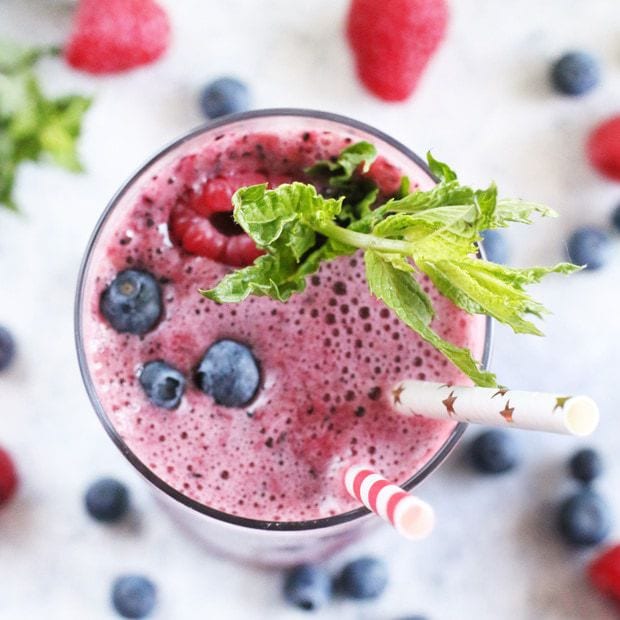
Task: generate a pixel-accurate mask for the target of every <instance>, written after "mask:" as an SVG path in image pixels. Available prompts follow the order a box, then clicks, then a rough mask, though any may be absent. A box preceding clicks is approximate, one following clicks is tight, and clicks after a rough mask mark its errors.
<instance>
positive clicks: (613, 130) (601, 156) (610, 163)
mask: <svg viewBox="0 0 620 620" xmlns="http://www.w3.org/2000/svg"><path fill="white" fill-rule="evenodd" d="M587 151H588V157H589V158H590V163H591V164H592V165H593V166H594V168H596V170H598V172H600V173H601V174H602V175H604V176H606V177H608V178H610V179H613V180H615V181H620V115H617V116H612V117H611V118H609V119H607V120H606V121H604V122H602V123H601V124H600V125H598V126H597V127H596V128H595V129H594V131H593V132H592V133H591V134H590V137H589V138H588V145H587Z"/></svg>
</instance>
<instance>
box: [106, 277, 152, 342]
mask: <svg viewBox="0 0 620 620" xmlns="http://www.w3.org/2000/svg"><path fill="white" fill-rule="evenodd" d="M100 308H101V312H102V314H103V316H105V318H106V319H107V320H108V321H109V322H110V325H112V327H113V328H114V329H115V330H116V331H117V332H129V333H130V334H145V333H146V332H148V331H150V330H151V329H153V328H154V327H155V325H157V323H158V322H159V319H160V317H161V313H162V302H161V291H160V288H159V284H158V283H157V280H155V278H154V277H153V276H152V275H151V274H150V273H147V272H146V271H138V270H136V269H127V270H125V271H121V272H120V273H119V274H118V275H117V276H116V277H115V278H114V280H112V283H111V284H110V286H108V288H106V290H105V291H103V294H102V295H101V300H100Z"/></svg>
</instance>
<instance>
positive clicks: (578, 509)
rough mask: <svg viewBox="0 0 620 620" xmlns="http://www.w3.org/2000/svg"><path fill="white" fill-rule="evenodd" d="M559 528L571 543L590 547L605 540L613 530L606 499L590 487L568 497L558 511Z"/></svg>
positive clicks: (565, 538)
mask: <svg viewBox="0 0 620 620" xmlns="http://www.w3.org/2000/svg"><path fill="white" fill-rule="evenodd" d="M558 529H559V532H560V535H561V536H562V538H564V540H565V541H566V542H568V543H570V544H571V545H578V546H582V547H588V546H592V545H597V544H598V543H600V542H603V541H604V540H605V539H606V538H607V536H608V535H609V533H610V531H611V515H610V510H609V507H608V506H607V503H606V502H605V500H604V499H603V498H602V497H601V496H600V495H599V494H598V493H595V492H594V491H591V490H589V489H587V490H584V491H580V492H579V493H576V494H575V495H571V496H570V497H568V498H566V499H565V500H564V501H563V502H562V503H561V504H560V508H559V511H558Z"/></svg>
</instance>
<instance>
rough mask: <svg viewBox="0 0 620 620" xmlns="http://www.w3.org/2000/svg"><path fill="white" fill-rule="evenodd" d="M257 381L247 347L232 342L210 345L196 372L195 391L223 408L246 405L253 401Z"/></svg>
mask: <svg viewBox="0 0 620 620" xmlns="http://www.w3.org/2000/svg"><path fill="white" fill-rule="evenodd" d="M259 381H260V371H259V368H258V362H257V361H256V358H255V357H254V356H253V355H252V352H251V351H250V349H249V348H248V347H246V346H245V345H244V344H241V343H239V342H236V341H234V340H218V341H217V342H216V343H214V344H212V345H211V346H210V347H209V350H208V351H207V353H206V354H205V356H204V357H203V359H202V361H201V362H200V366H198V370H197V371H196V382H197V384H198V387H199V388H200V389H201V390H202V391H203V392H205V393H206V394H209V395H211V396H212V397H213V399H214V400H215V402H216V403H217V404H218V405H225V406H226V407H242V406H243V405H247V404H248V403H249V402H250V401H251V400H252V399H253V398H254V395H255V394H256V390H257V389H258V384H259Z"/></svg>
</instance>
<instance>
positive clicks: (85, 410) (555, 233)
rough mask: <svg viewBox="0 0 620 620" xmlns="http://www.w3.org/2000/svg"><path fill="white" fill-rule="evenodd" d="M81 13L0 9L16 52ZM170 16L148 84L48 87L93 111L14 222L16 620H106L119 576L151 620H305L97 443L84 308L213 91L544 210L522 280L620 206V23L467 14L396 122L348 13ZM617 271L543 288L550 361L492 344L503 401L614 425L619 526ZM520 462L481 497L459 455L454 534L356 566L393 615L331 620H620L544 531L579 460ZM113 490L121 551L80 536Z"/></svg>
mask: <svg viewBox="0 0 620 620" xmlns="http://www.w3.org/2000/svg"><path fill="white" fill-rule="evenodd" d="M68 4H69V5H70V3H67V2H63V0H53V1H52V0H47V1H46V0H0V36H6V35H11V36H13V37H14V38H17V39H20V40H23V41H33V42H43V41H45V42H58V41H60V40H62V39H63V37H64V36H65V33H66V32H67V27H68V22H69V12H70V10H69V9H68V8H67V5H68ZM165 4H166V6H167V7H168V8H169V10H170V13H171V15H172V18H173V21H174V31H175V41H174V45H173V47H172V49H171V50H170V53H169V54H168V55H167V57H166V58H165V59H164V60H163V61H162V62H160V63H158V64H156V65H155V66H152V67H149V68H147V69H144V70H141V71H136V72H133V73H130V74H127V75H123V76H118V77H108V78H99V79H96V78H91V77H89V76H84V75H79V74H76V73H74V72H72V71H70V70H68V69H67V68H65V67H64V66H63V65H62V64H61V63H59V62H57V61H46V62H45V63H43V64H42V65H41V75H42V77H43V80H44V83H45V86H46V88H47V89H48V91H49V92H55V93H64V92H66V91H68V90H72V89H73V90H76V91H81V92H90V93H93V95H94V96H95V104H94V106H93V108H92V110H91V112H90V114H89V115H88V118H87V121H86V128H85V134H84V137H83V140H82V142H81V151H82V153H83V159H84V162H85V164H86V167H87V169H88V173H87V174H85V175H82V176H73V175H70V174H67V173H64V172H61V171H58V170H57V169H53V168H48V167H44V166H37V167H35V166H26V167H25V168H24V170H23V171H22V173H21V175H20V178H19V184H18V188H17V198H18V201H19V203H20V204H21V205H22V207H23V214H22V215H21V216H17V217H16V216H14V215H11V214H8V213H5V212H0V322H2V323H5V324H7V325H8V326H10V327H11V328H12V329H13V330H14V332H15V334H16V336H17V339H18V342H19V346H20V354H19V360H18V362H17V364H16V365H15V367H14V368H13V369H12V370H11V371H10V372H9V373H7V374H5V375H3V376H2V377H1V378H0V443H2V445H4V446H6V447H8V448H10V449H11V450H12V451H13V452H14V454H15V455H16V457H17V460H18V464H19V468H20V471H21V476H22V486H21V489H20V492H19V495H18V497H17V498H16V500H15V501H14V502H13V503H12V504H11V505H10V506H8V507H6V508H5V509H3V510H2V511H1V512H0V591H1V593H2V594H1V595H0V618H1V619H2V620H30V619H45V620H56V619H62V620H65V619H68V618H71V619H73V618H88V619H91V620H99V619H102V620H103V619H106V618H113V617H114V614H113V612H112V611H111V610H110V608H109V605H108V590H109V584H110V582H111V580H112V578H113V577H114V576H115V575H116V574H117V573H119V572H125V571H139V572H145V573H148V574H150V575H152V576H153V578H154V579H155V580H156V581H157V582H158V583H159V585H160V593H161V598H160V605H159V607H158V610H157V613H156V614H155V615H154V618H156V619H158V620H163V619H166V620H169V619H170V620H185V619H191V618H218V619H219V618H222V619H228V618H230V619H237V618H239V619H246V618H258V619H261V618H269V619H276V620H284V619H289V618H290V619H291V620H292V619H294V618H301V617H307V616H305V615H304V614H302V613H297V612H296V611H292V610H290V609H288V608H286V607H285V606H284V605H282V603H281V600H280V576H279V574H277V573H271V572H262V571H258V570H254V569H249V568H244V567H242V566H238V565H235V564H232V563H228V562H224V561H221V560H218V559H215V558H213V557H210V556H209V555H207V554H206V553H205V552H204V551H203V550H202V549H201V548H199V547H197V546H196V545H195V544H194V543H193V542H192V541H191V540H188V539H187V538H185V537H184V536H183V535H182V534H181V533H180V532H178V531H176V530H175V528H174V526H173V524H172V523H171V522H170V521H169V519H168V517H167V516H166V515H165V514H163V513H161V512H160V511H159V510H158V509H157V507H156V506H155V504H154V502H153V500H152V498H151V497H150V495H149V493H148V491H147V490H146V488H145V487H144V486H143V485H142V484H141V481H140V480H139V479H138V477H137V476H136V475H135V474H134V473H133V472H132V471H131V469H130V468H129V467H128V465H127V464H126V463H125V462H124V460H123V459H122V458H121V457H120V455H119V454H118V452H117V451H116V448H114V447H113V446H112V444H111V443H110V441H109V440H108V439H107V437H106V436H105V434H104V432H103V430H102V429H101V428H100V426H99V423H98V422H97V420H96V418H95V416H94V414H93V413H92V411H91V408H90V406H89V403H88V401H87V398H86V394H85V392H84V389H83V387H82V384H81V381H80V377H79V373H78V368H77V363H76V360H75V354H74V349H73V325H72V309H73V308H72V304H73V292H74V285H75V279H76V274H77V269H78V264H79V261H80V258H81V255H82V251H83V249H84V247H85V244H86V241H87V238H88V236H89V234H90V231H91V229H92V227H93V225H94V223H95V221H96V219H97V217H98V215H99V213H100V212H101V210H102V208H103V206H104V205H105V204H106V202H107V200H108V199H109V198H110V196H111V195H112V193H113V192H114V191H115V190H116V188H117V187H118V186H119V185H120V184H121V183H122V182H123V180H124V179H125V178H126V177H127V176H128V174H129V173H130V172H131V171H133V170H134V169H135V168H137V167H138V166H139V165H140V164H141V163H142V162H143V160H144V159H145V158H146V157H147V156H150V155H151V154H153V153H154V152H155V151H156V150H157V149H158V148H159V147H160V146H162V145H163V144H164V143H166V142H167V141H169V140H171V139H173V138H175V137H176V136H178V135H179V134H180V133H182V132H184V131H186V130H187V129H189V128H191V127H192V126H195V125H197V124H198V123H199V122H200V120H201V118H200V115H199V112H198V110H197V108H196V105H195V95H196V91H197V89H198V88H199V87H200V86H201V85H202V84H203V83H204V82H205V81H206V80H208V79H210V78H212V77H215V76H217V75H219V74H223V73H233V74H237V75H239V76H241V77H242V78H244V79H246V80H247V81H248V82H249V83H250V84H251V86H252V89H253V91H254V95H255V105H256V107H270V106H305V107H315V108H321V109H325V110H331V111H334V112H340V113H344V114H348V115H350V116H354V117H357V118H359V119H361V120H363V121H366V122H368V123H371V124H373V125H376V126H377V127H379V128H381V129H383V130H384V131H386V132H388V133H390V134H392V135H394V136H396V137H398V138H400V139H401V140H402V141H403V142H404V143H405V144H407V145H409V146H411V147H412V148H414V149H415V150H417V151H419V152H424V151H425V150H426V149H428V148H431V149H433V151H434V153H435V154H436V155H437V156H439V157H441V158H444V159H446V160H447V161H449V162H450V163H452V164H453V165H454V167H455V168H456V169H457V170H458V171H459V172H460V174H461V177H462V178H463V179H465V180H469V181H471V182H475V183H486V182H487V181H488V180H490V179H492V178H493V179H495V180H496V181H497V182H498V183H499V186H500V188H501V189H502V190H503V192H504V193H505V194H518V195H522V196H524V197H528V198H532V199H536V200H539V201H543V202H547V203H549V204H551V205H552V206H554V207H555V208H556V209H557V210H559V211H560V212H561V214H562V219H561V220H560V221H559V222H554V223H542V224H540V225H539V226H537V227H535V228H533V229H527V230H526V229H523V228H521V229H519V228H515V229H514V230H511V231H510V233H509V240H510V243H511V245H512V250H513V258H514V262H515V263H517V264H529V263H533V262H543V263H546V262H553V261H557V260H560V259H562V258H563V247H564V241H563V240H564V238H565V233H566V232H567V231H569V230H570V229H571V228H572V227H573V226H575V225H577V224H581V223H604V222H605V221H606V219H607V217H608V213H609V211H610V208H611V206H612V205H613V204H614V203H617V202H620V185H617V184H616V185H614V184H612V183H609V182H605V181H603V180H601V179H600V178H598V177H597V176H596V175H595V174H594V173H593V172H591V171H590V170H589V168H588V167H587V165H586V163H585V162H584V159H583V157H582V145H583V142H584V138H585V136H586V135H587V132H588V131H589V129H590V128H591V126H592V125H593V124H594V123H595V122H596V121H597V120H598V119H599V118H601V117H603V116H605V115H607V114H611V113H613V112H618V111H620V103H619V102H620V6H619V5H618V2H617V0H588V1H586V0H545V1H544V2H541V1H540V0H505V1H504V2H497V0H452V2H451V5H452V8H453V19H452V23H451V26H450V31H449V37H448V40H447V42H446V44H445V45H444V46H443V48H442V49H441V51H440V53H439V54H438V55H437V57H436V58H435V60H434V62H433V64H432V66H431V67H430V69H429V71H428V72H427V74H426V75H425V78H424V80H423V82H422V83H421V85H420V88H419V90H418V92H417V93H416V95H415V97H414V98H413V99H412V100H411V101H410V102H408V103H406V104H402V105H385V104H382V103H381V102H379V101H377V100H375V99H373V98H371V97H370V96H368V95H367V94H366V93H365V92H364V91H363V90H362V89H361V88H360V86H359V85H358V83H357V82H356V80H355V78H354V76H353V72H352V67H351V61H350V58H349V55H348V53H347V49H346V47H345V44H344V41H343V37H342V35H341V30H342V21H343V16H344V10H345V7H346V4H347V3H346V1H345V0H312V1H311V2H302V1H301V0H262V1H261V2H254V1H251V0H245V1H244V0H225V1H224V0H211V1H209V2H204V1H201V0H167V1H166V2H165ZM571 47H585V48H587V49H589V50H591V51H592V52H594V53H596V54H597V55H598V56H599V57H600V58H601V60H602V63H603V73H604V80H603V84H602V86H601V87H600V88H599V89H598V90H597V91H596V92H594V93H592V94H590V95H588V96H587V97H585V98H583V99H579V100H574V99H565V98H561V97H558V96H556V95H554V94H553V93H552V92H550V89H549V88H548V86H547V84H546V72H547V68H548V63H549V61H550V60H551V59H553V58H554V57H555V56H556V55H557V54H559V53H561V52H562V51H564V50H565V49H566V48H571ZM618 263H619V261H616V263H615V264H612V265H610V266H609V267H608V268H607V269H606V270H605V271H604V272H601V273H599V274H580V275H577V276H575V277H573V278H572V279H571V280H570V281H566V280H562V279H560V278H557V279H553V280H549V281H548V282H547V283H545V284H544V285H543V286H541V287H540V288H539V290H538V295H539V296H540V297H541V299H543V300H544V301H545V302H546V303H547V304H548V305H549V306H550V307H551V308H553V310H554V311H555V314H554V315H553V316H551V317H550V318H549V319H548V320H547V322H546V327H545V329H546V332H547V338H546V339H544V340H538V339H535V338H532V337H514V336H512V335H511V334H509V333H508V332H507V331H505V330H497V336H496V347H495V350H496V354H495V362H494V369H495V370H496V371H497V372H498V373H499V376H500V377H501V380H502V381H503V382H504V383H506V384H508V385H511V386H519V387H522V388H530V389H534V388H537V389H542V390H545V389H547V390H557V391H560V392H562V391H570V392H576V391H583V392H587V393H589V394H591V395H592V396H594V397H596V398H597V399H598V401H599V402H600V405H601V407H602V412H603V422H602V424H601V427H600V431H598V432H597V434H596V435H595V436H594V437H593V438H592V443H593V444H595V445H596V446H599V447H600V448H601V449H602V450H603V451H604V453H605V455H606V457H607V460H608V473H607V475H606V476H605V478H604V479H603V480H602V481H601V483H600V488H601V490H602V491H603V492H605V493H606V494H607V495H608V496H609V499H610V501H611V502H612V504H614V506H615V509H616V513H617V514H618V517H619V518H620V493H619V492H618V488H620V459H619V458H618V454H620V433H619V432H618V431H620V421H618V414H619V413H620V411H619V407H618V398H617V390H618V378H617V375H618V371H619V369H620V353H619V352H618V345H619V343H620V313H619V312H618V306H619V302H620V294H619V293H618V277H619V275H620V267H619V264H618ZM471 434H473V431H470V437H471ZM518 439H519V440H520V441H521V442H522V446H523V456H524V464H523V466H522V467H521V468H520V470H519V472H518V473H516V474H514V475H509V476H506V477H500V478H496V479H483V478H480V477H478V476H476V475H474V474H472V473H471V472H470V471H469V470H468V468H467V467H466V466H465V465H464V464H463V454H462V450H460V451H457V452H456V453H455V454H454V455H453V457H452V458H451V459H450V460H449V462H448V463H447V464H446V465H444V467H443V468H442V469H441V471H440V472H439V473H437V474H435V475H434V476H433V477H432V478H431V480H429V481H428V482H427V483H426V484H425V485H424V487H423V488H422V490H421V493H422V494H423V496H424V497H425V498H427V499H428V500H430V501H431V502H432V503H433V504H434V505H435V507H436V509H437V513H438V518H439V522H438V527H437V531H436V533H435V535H434V536H433V537H432V538H431V539H430V540H427V541H425V542H423V543H419V544H403V542H402V541H400V540H399V539H398V538H397V537H396V535H395V534H393V533H392V532H390V531H387V530H383V531H381V533H379V535H377V536H376V537H375V538H373V539H372V540H368V541H366V542H364V543H363V544H361V545H360V546H359V547H358V548H357V549H353V550H351V552H350V554H349V555H355V554H357V553H359V552H361V551H383V552H384V553H385V554H386V555H387V556H388V557H390V564H391V572H392V580H391V584H390V586H389V588H388V590H387V592H386V594H385V596H384V597H383V598H382V599H381V600H380V601H378V602H376V603H373V604H370V605H366V606H360V605H353V604H350V603H344V602H337V603H334V604H333V605H332V606H330V608H329V609H327V610H325V611H324V612H321V613H320V614H317V615H316V617H317V618H326V619H327V618H339V619H341V620H348V619H354V618H359V619H363V620H370V619H373V620H375V619H376V620H390V619H392V618H395V617H397V616H398V615H400V614H405V613H414V612H416V613H425V614H428V616H429V618H432V619H435V620H468V619H471V620H495V619H497V618H502V619H508V620H513V619H515V620H541V619H544V620H571V619H575V620H576V619H588V620H599V619H600V620H611V619H612V618H615V617H616V616H615V615H614V611H613V609H612V608H611V607H610V606H608V605H607V603H605V602H604V601H602V600H601V599H600V598H599V597H598V595H597V594H596V593H594V592H592V591H591V590H590V589H589V587H588V586H587V585H586V584H585V583H584V580H583V577H582V566H583V563H584V562H585V560H587V558H588V555H589V553H588V552H584V553H575V552H573V551H570V550H568V549H566V548H565V547H564V546H563V545H562V544H560V543H558V541H557V540H556V538H555V537H554V535H553V531H552V529H551V527H550V519H551V516H550V515H551V512H550V506H552V505H553V503H554V502H555V501H557V499H558V497H561V496H562V494H564V493H566V492H568V491H569V490H570V489H571V484H570V483H569V482H568V481H567V479H566V476H565V474H564V471H563V467H564V461H565V459H566V457H567V456H568V455H569V454H570V452H571V450H572V449H573V448H574V447H575V446H576V445H577V442H576V441H574V440H571V439H566V438H562V437H547V436H542V435H534V434H525V433H518ZM100 474H113V475H117V476H119V477H121V478H123V479H124V480H126V481H127V482H128V483H129V484H130V485H131V488H132V491H133V495H134V504H135V506H136V507H137V515H136V516H135V518H134V519H133V521H132V522H131V523H129V524H125V525H123V526H119V527H112V528H106V527H100V526H98V525H97V524H95V523H93V522H92V521H90V520H89V519H88V518H87V517H86V516H85V514H84V512H83V510H82V506H81V496H82V492H83V489H84V487H85V485H86V484H87V483H88V482H89V481H90V480H91V479H92V478H93V477H95V476H98V475H100ZM614 490H615V493H614ZM616 533H617V534H620V532H619V531H618V530H616ZM343 559H344V558H343V557H341V558H335V559H334V561H333V566H334V567H337V566H340V565H341V564H342V562H343Z"/></svg>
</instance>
